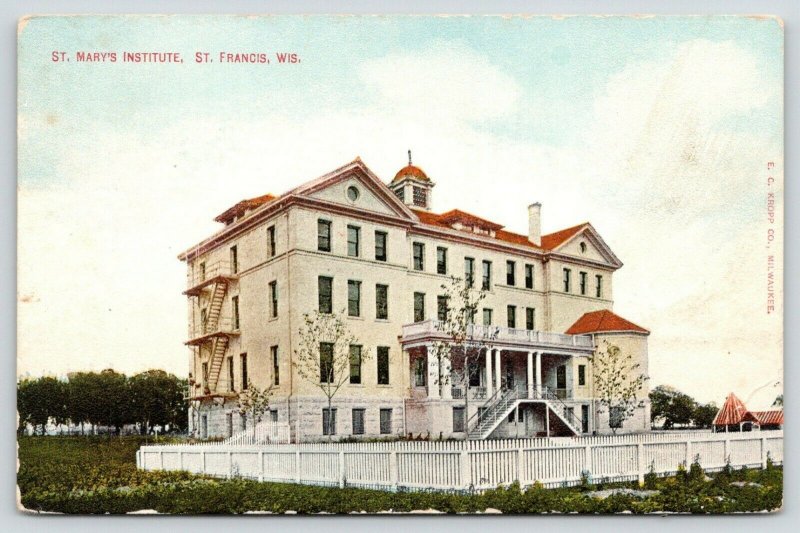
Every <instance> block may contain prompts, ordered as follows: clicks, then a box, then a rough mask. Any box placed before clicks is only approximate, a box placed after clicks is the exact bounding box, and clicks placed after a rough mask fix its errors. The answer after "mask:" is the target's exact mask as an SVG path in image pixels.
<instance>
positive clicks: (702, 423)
mask: <svg viewBox="0 0 800 533" xmlns="http://www.w3.org/2000/svg"><path fill="white" fill-rule="evenodd" d="M717 411H719V407H717V404H715V403H714V402H711V403H706V404H698V405H697V407H695V410H694V414H693V415H692V420H693V421H694V425H695V427H699V428H710V427H711V423H712V422H714V417H715V416H717Z"/></svg>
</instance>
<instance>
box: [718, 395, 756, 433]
mask: <svg viewBox="0 0 800 533" xmlns="http://www.w3.org/2000/svg"><path fill="white" fill-rule="evenodd" d="M742 422H758V419H757V418H756V417H755V416H754V415H753V413H751V412H750V411H748V410H747V407H745V405H744V402H742V400H740V399H739V398H737V397H736V395H735V394H734V393H730V394H729V395H728V397H727V398H725V403H724V404H723V405H722V407H721V408H720V410H719V412H718V413H717V416H715V417H714V422H713V424H714V425H715V426H728V425H736V424H740V423H742Z"/></svg>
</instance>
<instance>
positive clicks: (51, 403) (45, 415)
mask: <svg viewBox="0 0 800 533" xmlns="http://www.w3.org/2000/svg"><path fill="white" fill-rule="evenodd" d="M17 410H18V412H19V413H20V426H21V427H18V428H17V429H18V431H24V429H25V427H26V426H27V424H31V425H32V426H33V428H34V433H35V432H36V427H37V426H39V427H40V429H41V434H42V435H44V434H45V432H46V429H47V424H48V422H50V420H53V421H54V422H55V423H57V424H61V423H63V422H65V421H66V420H67V388H66V386H65V384H64V383H63V382H62V381H60V380H58V379H56V378H53V377H40V378H37V379H24V380H22V381H20V382H19V383H18V385H17Z"/></svg>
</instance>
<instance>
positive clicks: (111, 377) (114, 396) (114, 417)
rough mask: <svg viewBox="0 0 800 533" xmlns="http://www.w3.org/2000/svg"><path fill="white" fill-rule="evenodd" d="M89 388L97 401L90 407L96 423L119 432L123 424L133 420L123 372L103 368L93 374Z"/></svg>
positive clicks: (126, 379) (126, 380)
mask: <svg viewBox="0 0 800 533" xmlns="http://www.w3.org/2000/svg"><path fill="white" fill-rule="evenodd" d="M91 390H92V392H93V397H94V399H95V401H96V402H97V407H96V409H92V415H93V417H94V419H95V423H96V424H101V425H104V426H110V427H113V428H115V430H116V433H117V434H119V433H120V432H121V430H122V426H123V425H125V424H126V423H129V422H132V421H133V420H135V416H134V413H133V410H132V408H131V402H130V401H129V390H128V378H127V377H126V376H125V374H120V373H118V372H116V371H115V370H113V369H111V368H108V369H106V370H103V371H102V372H100V373H99V374H95V375H94V378H93V380H92V389H91Z"/></svg>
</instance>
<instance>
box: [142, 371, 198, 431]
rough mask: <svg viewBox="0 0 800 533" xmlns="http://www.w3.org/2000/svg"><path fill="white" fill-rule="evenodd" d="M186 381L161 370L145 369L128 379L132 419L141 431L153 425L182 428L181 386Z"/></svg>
mask: <svg viewBox="0 0 800 533" xmlns="http://www.w3.org/2000/svg"><path fill="white" fill-rule="evenodd" d="M185 385H186V380H182V379H178V378H177V377H175V376H174V375H173V374H168V373H167V372H165V371H163V370H147V371H145V372H141V373H139V374H136V375H135V376H133V377H131V378H130V379H129V380H128V388H129V390H130V407H131V415H132V416H133V418H132V420H131V421H136V422H138V423H139V424H140V430H141V431H142V432H143V433H149V431H150V428H151V427H152V426H162V427H164V426H166V425H167V424H169V426H170V427H171V428H172V427H182V426H183V425H184V424H185V418H186V417H185V406H184V400H183V388H184V387H185Z"/></svg>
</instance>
